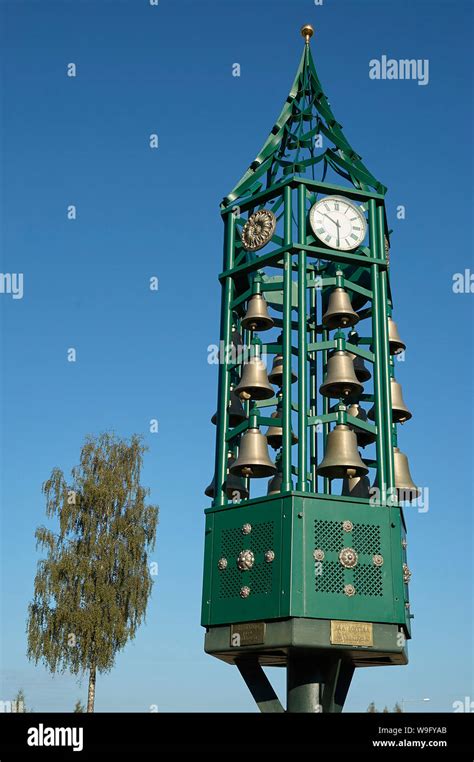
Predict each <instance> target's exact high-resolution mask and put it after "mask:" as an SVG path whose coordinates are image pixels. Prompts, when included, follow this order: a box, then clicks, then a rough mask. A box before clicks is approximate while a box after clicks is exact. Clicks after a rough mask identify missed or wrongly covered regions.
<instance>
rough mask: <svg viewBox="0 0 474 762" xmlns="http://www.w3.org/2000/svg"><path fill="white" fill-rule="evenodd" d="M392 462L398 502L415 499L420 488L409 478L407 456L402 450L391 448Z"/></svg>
mask: <svg viewBox="0 0 474 762" xmlns="http://www.w3.org/2000/svg"><path fill="white" fill-rule="evenodd" d="M393 462H394V470H395V488H396V490H397V495H398V500H399V501H400V502H404V501H407V502H411V501H412V500H416V498H417V497H418V496H419V495H420V494H421V490H420V489H419V487H417V486H416V484H415V483H414V481H413V479H412V478H411V474H410V468H409V466H408V458H407V456H406V455H405V454H404V453H403V452H400V450H399V449H398V447H394V448H393Z"/></svg>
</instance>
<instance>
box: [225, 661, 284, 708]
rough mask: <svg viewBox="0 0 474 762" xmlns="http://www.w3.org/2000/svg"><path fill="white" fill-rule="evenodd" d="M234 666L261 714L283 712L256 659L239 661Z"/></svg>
mask: <svg viewBox="0 0 474 762" xmlns="http://www.w3.org/2000/svg"><path fill="white" fill-rule="evenodd" d="M236 666H237V669H238V670H239V672H240V674H241V675H242V677H243V679H244V681H245V684H246V686H247V688H248V689H249V691H250V693H251V694H252V696H253V698H254V700H255V703H256V704H257V706H258V708H259V709H260V711H261V712H265V713H270V712H273V713H274V712H284V711H285V710H284V709H283V707H282V705H281V703H280V700H279V698H278V696H277V695H276V693H275V691H274V690H273V688H272V686H271V684H270V681H269V679H268V677H267V676H266V674H265V672H264V671H263V669H262V667H261V666H260V664H259V662H258V659H250V658H246V659H239V660H238V661H236Z"/></svg>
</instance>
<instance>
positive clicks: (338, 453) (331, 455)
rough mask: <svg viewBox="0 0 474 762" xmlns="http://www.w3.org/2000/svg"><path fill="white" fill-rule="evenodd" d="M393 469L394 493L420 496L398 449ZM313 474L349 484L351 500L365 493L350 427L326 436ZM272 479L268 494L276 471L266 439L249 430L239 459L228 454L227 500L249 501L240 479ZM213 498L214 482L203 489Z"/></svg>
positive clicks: (364, 473) (362, 467) (364, 469)
mask: <svg viewBox="0 0 474 762" xmlns="http://www.w3.org/2000/svg"><path fill="white" fill-rule="evenodd" d="M394 465H395V487H396V489H397V490H399V491H403V492H404V493H405V494H406V495H407V496H406V497H405V498H404V499H406V500H409V499H414V498H415V497H417V496H418V495H419V489H418V488H417V487H416V485H415V484H414V482H413V479H412V478H411V474H410V469H409V466H408V459H407V457H406V455H404V453H402V452H400V450H399V449H398V448H394ZM316 470H317V473H318V475H319V476H323V477H326V478H328V479H345V480H348V483H347V484H345V486H344V490H346V491H347V490H348V491H349V493H350V494H351V495H352V496H354V497H355V496H362V495H361V494H360V491H361V490H362V491H363V490H365V489H366V486H367V482H366V481H364V480H363V477H366V476H367V474H368V472H369V469H368V467H367V466H366V464H365V463H364V462H363V460H362V459H361V457H360V455H359V451H358V442H357V436H356V433H355V432H354V431H353V430H352V429H351V428H350V426H348V425H346V424H337V425H336V426H335V427H334V429H333V430H332V431H330V432H329V434H328V437H327V442H326V452H325V454H324V458H323V460H322V461H321V463H320V464H319V465H318V467H317V469H316ZM273 475H275V476H276V481H274V480H272V487H271V491H269V494H273V493H274V492H276V491H277V485H278V481H279V474H278V472H277V467H276V466H275V464H274V463H273V462H272V460H271V459H270V456H269V454H268V440H267V437H266V436H265V435H264V434H262V433H261V432H260V430H259V429H258V428H250V429H248V430H247V431H246V433H245V434H244V435H243V437H242V440H241V443H240V448H239V455H238V457H237V458H236V459H234V458H233V456H232V455H231V453H229V462H228V478H227V481H226V493H227V496H228V497H233V496H234V493H235V492H239V493H240V495H241V498H245V497H248V490H247V488H246V487H245V484H244V483H243V482H242V479H241V477H249V478H254V479H255V478H263V477H266V476H273ZM356 480H357V481H356ZM214 494H215V479H214V480H213V482H212V483H211V484H210V485H209V487H208V488H207V489H206V495H208V496H209V497H214ZM343 494H345V493H344V492H343Z"/></svg>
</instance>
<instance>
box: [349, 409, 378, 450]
mask: <svg viewBox="0 0 474 762" xmlns="http://www.w3.org/2000/svg"><path fill="white" fill-rule="evenodd" d="M347 412H348V414H349V415H352V417H353V418H359V419H360V420H361V421H366V420H367V413H366V412H365V410H364V408H363V407H361V406H360V405H358V404H357V403H356V402H354V403H353V404H352V405H349V406H348V408H347ZM351 429H352V430H353V431H354V432H355V435H356V437H357V444H358V445H359V447H366V446H367V445H369V444H372V442H375V440H376V439H377V437H376V436H375V434H374V433H373V432H371V431H366V429H361V428H359V427H358V426H352V425H351Z"/></svg>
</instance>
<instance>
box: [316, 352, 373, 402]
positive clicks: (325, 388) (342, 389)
mask: <svg viewBox="0 0 474 762" xmlns="http://www.w3.org/2000/svg"><path fill="white" fill-rule="evenodd" d="M319 391H320V393H321V394H322V395H324V397H349V396H353V395H356V394H361V393H362V392H363V391H364V387H363V386H362V384H361V383H360V381H358V380H357V377H356V375H355V372H354V363H353V362H352V360H351V357H350V355H349V352H343V351H340V350H338V351H336V352H333V353H332V354H331V355H330V357H329V360H328V365H327V370H326V375H325V377H324V382H323V383H322V384H321V386H320V387H319Z"/></svg>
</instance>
